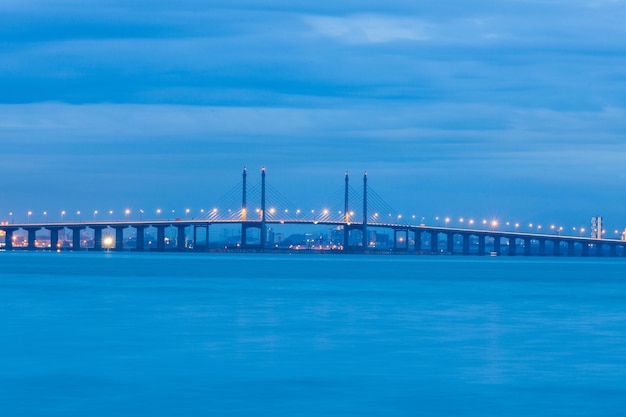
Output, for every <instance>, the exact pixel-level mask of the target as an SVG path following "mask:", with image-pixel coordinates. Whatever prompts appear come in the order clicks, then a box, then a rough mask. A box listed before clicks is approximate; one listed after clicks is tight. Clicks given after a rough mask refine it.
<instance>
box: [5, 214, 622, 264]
mask: <svg viewBox="0 0 626 417" xmlns="http://www.w3.org/2000/svg"><path fill="white" fill-rule="evenodd" d="M264 224H265V226H267V225H272V226H278V225H300V226H309V227H313V226H327V227H330V228H333V229H334V230H337V231H343V233H340V234H343V235H344V236H349V233H350V232H351V231H354V230H356V231H358V232H360V233H361V234H362V233H363V224H360V223H352V222H342V221H334V220H333V221H315V220H293V219H287V220H280V219H272V220H268V219H266V220H265V222H264ZM225 225H236V226H239V227H241V228H242V230H244V231H245V230H247V229H249V228H260V227H262V226H263V223H262V222H261V221H260V220H206V219H193V220H145V221H143V220H142V221H97V222H95V221H94V222H51V223H26V224H10V225H0V231H1V232H3V233H0V235H1V234H4V242H2V239H1V238H0V248H2V249H4V250H7V251H8V250H52V251H56V250H72V251H78V250H94V251H103V250H114V251H124V250H132V251H140V252H141V251H166V250H172V251H208V250H216V249H219V250H224V249H238V250H255V251H268V250H276V249H278V250H284V249H294V248H293V247H291V248H289V247H286V246H285V247H283V246H280V245H278V244H275V243H274V242H267V240H266V239H258V241H257V242H254V243H250V242H248V241H246V240H244V239H243V238H242V236H241V235H240V236H239V240H238V242H237V244H236V245H232V246H230V247H226V248H225V247H224V246H217V247H213V248H211V247H210V246H209V244H208V242H209V239H208V236H209V230H210V228H211V227H216V226H225ZM366 227H367V228H366V229H365V233H368V232H369V233H370V236H371V233H373V232H374V231H376V230H378V231H386V232H388V233H390V234H392V235H393V239H392V240H391V241H390V243H389V245H388V246H386V247H385V248H380V247H379V246H378V245H377V242H375V241H371V240H370V239H367V240H362V239H357V240H358V241H364V242H366V244H365V245H363V244H358V245H351V244H350V243H349V242H348V241H343V242H337V245H335V246H334V247H333V248H332V249H331V248H330V247H329V248H327V249H329V250H335V251H341V252H346V253H358V252H367V253H377V252H392V253H413V254H449V255H456V254H459V255H508V256H611V257H618V256H619V257H625V256H626V241H622V240H616V239H592V238H588V237H581V236H564V235H556V234H539V233H521V232H510V231H499V230H482V229H465V228H454V227H438V226H426V225H408V224H401V223H375V222H370V223H368V224H367V225H366ZM168 229H173V230H174V231H175V232H176V236H175V238H173V239H170V238H167V237H166V230H168ZM125 231H129V232H131V233H130V235H132V236H134V239H130V238H125V237H124V236H125V233H124V232H125ZM147 231H150V232H151V233H150V235H148V234H147V233H146V232H147ZM68 232H69V233H68ZM21 234H23V235H25V236H26V238H25V239H23V240H21V241H16V240H17V239H16V237H17V236H18V235H21ZM68 234H69V235H71V238H69V237H68ZM87 234H88V235H89V238H85V236H86V235H87ZM126 235H127V236H128V235H129V233H128V232H127V233H126ZM150 236H153V237H150ZM199 241H201V243H199ZM3 243H4V244H3ZM309 249H310V247H309ZM319 249H320V250H324V249H325V248H324V247H322V246H320V248H319Z"/></svg>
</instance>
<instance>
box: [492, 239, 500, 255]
mask: <svg viewBox="0 0 626 417" xmlns="http://www.w3.org/2000/svg"><path fill="white" fill-rule="evenodd" d="M501 245H502V241H501V240H500V236H495V237H494V238H493V251H494V252H495V253H496V254H497V255H500V253H501V251H502V249H501Z"/></svg>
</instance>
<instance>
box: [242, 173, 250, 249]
mask: <svg viewBox="0 0 626 417" xmlns="http://www.w3.org/2000/svg"><path fill="white" fill-rule="evenodd" d="M247 176H248V174H247V172H246V167H243V174H242V177H243V186H242V196H241V246H242V247H246V245H247V239H246V237H247V236H246V230H247V227H246V224H245V222H246V220H247V218H248V208H247V204H246V177H247Z"/></svg>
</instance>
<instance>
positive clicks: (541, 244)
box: [539, 239, 547, 256]
mask: <svg viewBox="0 0 626 417" xmlns="http://www.w3.org/2000/svg"><path fill="white" fill-rule="evenodd" d="M546 255H547V252H546V239H539V256H546Z"/></svg>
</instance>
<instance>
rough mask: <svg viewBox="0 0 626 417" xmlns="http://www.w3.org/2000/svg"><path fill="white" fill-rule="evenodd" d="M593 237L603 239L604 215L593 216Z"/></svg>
mask: <svg viewBox="0 0 626 417" xmlns="http://www.w3.org/2000/svg"><path fill="white" fill-rule="evenodd" d="M591 238H592V239H602V216H596V217H592V218H591Z"/></svg>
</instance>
